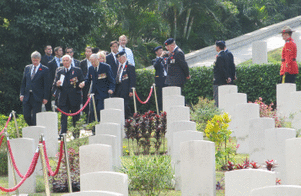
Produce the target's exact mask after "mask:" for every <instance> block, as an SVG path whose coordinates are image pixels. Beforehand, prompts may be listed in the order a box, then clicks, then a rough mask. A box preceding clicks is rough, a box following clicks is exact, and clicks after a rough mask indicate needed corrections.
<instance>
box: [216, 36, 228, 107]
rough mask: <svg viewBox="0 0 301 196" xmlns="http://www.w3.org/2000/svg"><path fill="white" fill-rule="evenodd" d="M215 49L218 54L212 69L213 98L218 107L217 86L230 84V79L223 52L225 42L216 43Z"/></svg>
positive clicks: (226, 60)
mask: <svg viewBox="0 0 301 196" xmlns="http://www.w3.org/2000/svg"><path fill="white" fill-rule="evenodd" d="M215 49H216V51H217V52H218V54H217V55H216V60H215V62H214V67H213V73H214V78H213V98H214V100H215V105H216V106H217V107H218V86H220V85H224V84H229V83H231V81H232V80H231V77H230V72H229V66H228V56H227V54H226V53H225V52H224V49H225V42H224V41H216V43H215Z"/></svg>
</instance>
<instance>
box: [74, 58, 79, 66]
mask: <svg viewBox="0 0 301 196" xmlns="http://www.w3.org/2000/svg"><path fill="white" fill-rule="evenodd" d="M73 60H74V65H75V67H79V68H80V61H79V60H76V59H75V58H73Z"/></svg>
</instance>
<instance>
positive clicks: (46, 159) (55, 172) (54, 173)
mask: <svg viewBox="0 0 301 196" xmlns="http://www.w3.org/2000/svg"><path fill="white" fill-rule="evenodd" d="M42 144H43V150H44V156H45V161H46V166H47V169H48V175H49V176H55V175H57V174H58V172H59V169H60V165H61V162H62V158H63V146H64V142H63V141H61V146H60V155H59V160H58V163H57V167H56V169H55V171H54V172H53V171H52V169H51V167H50V164H49V158H48V155H47V151H46V143H45V140H44V138H43V142H42Z"/></svg>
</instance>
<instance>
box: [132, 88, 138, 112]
mask: <svg viewBox="0 0 301 196" xmlns="http://www.w3.org/2000/svg"><path fill="white" fill-rule="evenodd" d="M132 90H133V94H134V96H133V100H134V111H135V113H137V104H136V96H135V95H136V88H135V87H132Z"/></svg>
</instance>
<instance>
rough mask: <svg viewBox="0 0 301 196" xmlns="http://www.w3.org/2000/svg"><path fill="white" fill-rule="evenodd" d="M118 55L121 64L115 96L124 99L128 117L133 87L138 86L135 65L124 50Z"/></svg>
mask: <svg viewBox="0 0 301 196" xmlns="http://www.w3.org/2000/svg"><path fill="white" fill-rule="evenodd" d="M116 57H117V59H118V61H119V65H118V70H117V75H116V80H115V81H116V88H115V93H114V96H115V97H121V98H123V99H124V112H125V118H126V119H128V118H129V117H130V116H131V110H130V107H129V100H130V97H132V96H133V92H132V88H133V87H135V86H136V74H135V67H134V66H133V65H132V64H130V63H129V62H128V61H127V56H126V53H125V52H124V51H121V52H119V53H118V54H117V55H116Z"/></svg>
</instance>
